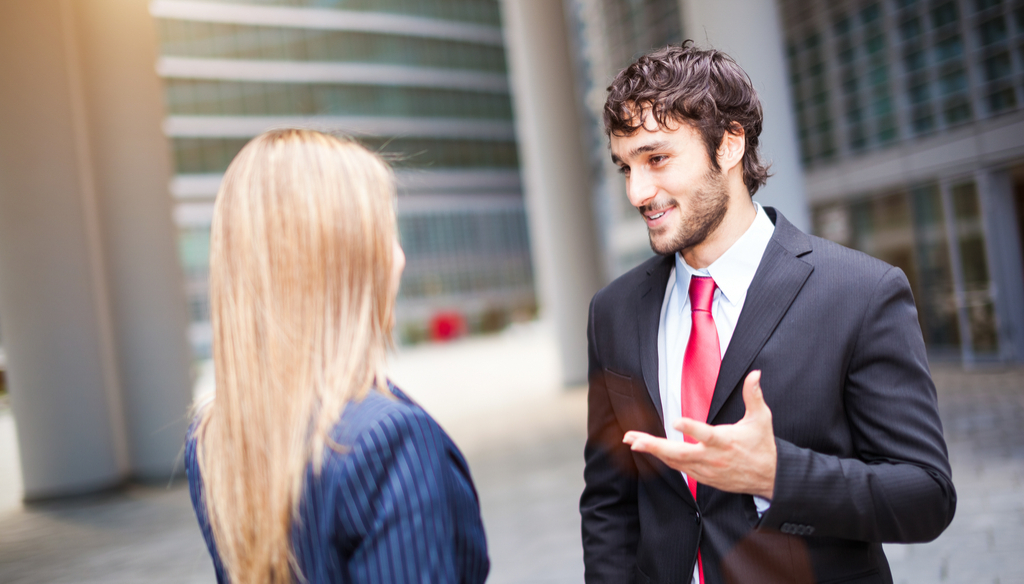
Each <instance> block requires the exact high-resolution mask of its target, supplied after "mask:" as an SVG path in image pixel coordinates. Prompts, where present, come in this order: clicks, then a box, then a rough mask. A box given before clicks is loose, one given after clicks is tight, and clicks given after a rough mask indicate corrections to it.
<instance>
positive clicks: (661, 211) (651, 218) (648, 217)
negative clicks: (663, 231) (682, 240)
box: [640, 205, 675, 228]
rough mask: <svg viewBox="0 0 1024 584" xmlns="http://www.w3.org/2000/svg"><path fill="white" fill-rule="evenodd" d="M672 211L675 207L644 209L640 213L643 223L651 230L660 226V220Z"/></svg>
mask: <svg viewBox="0 0 1024 584" xmlns="http://www.w3.org/2000/svg"><path fill="white" fill-rule="evenodd" d="M674 210H675V206H673V205H669V206H667V207H661V208H658V209H644V210H642V211H641V212H640V213H641V215H643V217H644V221H646V222H647V226H648V227H650V228H653V227H657V226H658V225H660V223H661V220H662V219H663V218H664V217H665V216H666V215H668V214H670V213H671V212H672V211H674Z"/></svg>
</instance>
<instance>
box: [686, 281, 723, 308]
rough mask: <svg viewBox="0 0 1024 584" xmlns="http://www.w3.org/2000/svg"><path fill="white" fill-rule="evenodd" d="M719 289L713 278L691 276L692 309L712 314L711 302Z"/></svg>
mask: <svg viewBox="0 0 1024 584" xmlns="http://www.w3.org/2000/svg"><path fill="white" fill-rule="evenodd" d="M717 287H718V286H717V285H716V284H715V281H714V280H713V279H712V278H707V277H703V276H691V277H690V309H691V310H703V311H705V312H711V301H712V300H714V298H715V289H716V288H717Z"/></svg>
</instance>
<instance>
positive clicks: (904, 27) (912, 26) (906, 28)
mask: <svg viewBox="0 0 1024 584" xmlns="http://www.w3.org/2000/svg"><path fill="white" fill-rule="evenodd" d="M900 36H901V37H902V38H903V40H904V42H906V41H910V40H913V39H916V38H917V37H919V36H921V19H920V18H918V17H916V16H915V17H913V18H908V19H907V20H904V21H903V22H902V23H901V24H900Z"/></svg>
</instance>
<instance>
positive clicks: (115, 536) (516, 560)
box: [0, 342, 1024, 584]
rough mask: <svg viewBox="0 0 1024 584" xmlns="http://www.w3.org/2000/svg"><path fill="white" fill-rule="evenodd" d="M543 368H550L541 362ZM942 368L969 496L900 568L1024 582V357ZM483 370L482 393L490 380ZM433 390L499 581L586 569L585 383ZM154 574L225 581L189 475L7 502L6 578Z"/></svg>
mask: <svg viewBox="0 0 1024 584" xmlns="http://www.w3.org/2000/svg"><path fill="white" fill-rule="evenodd" d="M527 345H529V346H531V347H533V349H525V348H523V347H526V346H527ZM523 347H520V349H522V350H524V351H526V350H538V351H540V350H543V349H544V348H545V347H544V346H543V344H541V345H537V344H536V343H533V342H530V343H527V344H526V345H523ZM471 348H472V347H471ZM478 348H479V347H477V348H472V350H478ZM462 350H467V349H465V348H463V349H462ZM459 351H460V349H458V348H455V350H454V351H453V352H452V353H453V354H455V355H456V356H458V354H459ZM502 354H503V355H504V356H505V357H506V358H507V356H508V352H502ZM482 355H483V354H477V355H476V357H477V358H478V359H486V358H487V357H486V356H482ZM428 357H429V359H426V360H427V361H430V362H431V363H432V366H433V367H438V368H440V369H444V368H445V367H446V366H445V364H444V363H443V361H444V360H445V359H444V358H442V357H439V356H438V354H433V353H430V354H428ZM400 361H401V360H400ZM524 362H530V361H524ZM398 369H402V363H401V362H400V363H399V367H398ZM410 369H415V367H411V366H409V365H408V361H406V373H408V372H409V370H410ZM529 374H530V375H533V376H534V379H535V380H539V381H537V382H538V383H544V379H546V378H545V377H544V376H543V375H540V374H538V373H537V371H536V368H534V370H532V371H530V372H529ZM503 375H506V373H503ZM935 378H936V382H937V385H938V386H939V389H940V404H941V408H942V415H943V420H944V422H945V429H946V435H947V440H948V442H949V445H950V454H951V459H952V463H953V469H954V481H955V483H956V485H957V489H958V491H959V496H960V502H959V506H958V509H957V515H956V518H955V519H954V521H953V524H952V525H951V526H950V528H949V529H948V530H947V531H946V532H945V533H944V534H943V535H942V536H941V537H940V538H939V539H938V540H936V541H935V542H932V543H929V544H923V545H913V546H889V547H888V553H889V556H890V561H891V564H892V567H893V571H894V574H895V576H896V581H897V582H898V583H906V584H918V583H921V584H929V583H932V582H956V583H961V582H962V583H966V582H970V583H976V582H980V583H992V582H997V583H1000V584H1010V583H1016V582H1024V554H1022V553H1021V549H1022V548H1021V543H1020V542H1022V541H1024V369H1006V370H981V371H975V372H970V373H965V372H962V371H960V370H959V369H958V368H954V367H949V366H939V367H936V370H935ZM476 381H477V383H475V384H474V387H475V388H476V391H477V393H485V392H486V390H485V386H486V384H483V383H479V381H480V380H479V379H478V380H476ZM504 382H505V383H508V380H507V379H506V380H505V381H504ZM410 391H412V389H411V388H410ZM459 391H462V392H469V391H470V390H468V389H460V390H459ZM425 394H429V395H424V396H423V397H422V398H421V399H422V400H423V401H424V402H429V403H434V404H435V405H437V406H438V410H439V414H438V417H439V418H440V419H441V420H442V423H443V424H444V425H445V426H446V427H447V428H448V430H449V431H450V432H451V434H452V435H453V437H454V438H455V439H456V441H457V442H459V444H460V445H461V446H462V447H463V449H464V450H465V451H466V453H467V456H468V458H469V460H470V464H471V467H472V469H473V473H474V477H475V479H476V482H477V486H478V488H479V490H480V493H481V499H482V508H483V514H484V522H485V525H486V528H487V533H488V537H489V544H490V550H491V555H492V564H493V568H492V573H491V574H492V575H491V577H490V579H489V582H491V583H493V584H505V583H520V582H522V583H556V582H557V583H562V582H565V583H574V582H581V581H582V574H583V564H582V558H581V553H582V552H581V549H580V540H579V516H578V512H577V510H576V504H577V501H578V497H579V493H580V490H581V489H582V470H583V463H582V456H581V453H582V444H583V439H584V419H585V408H586V404H585V395H584V392H583V391H582V390H573V391H568V392H560V393H556V392H552V391H531V392H524V393H523V394H522V396H521V397H520V399H512V398H508V397H507V396H506V398H505V399H504V401H502V402H501V403H502V405H501V407H500V409H492V410H490V412H489V413H488V414H486V415H485V416H480V417H476V418H475V419H471V418H468V417H467V416H465V415H464V414H465V413H466V412H465V407H464V405H458V404H449V405H448V406H447V407H446V406H445V405H444V404H445V401H446V400H444V399H442V397H443V396H442V395H441V393H436V392H435V393H431V392H430V391H427V392H425ZM465 395H468V393H467V394H465ZM485 395H486V393H485ZM467 399H469V398H467ZM448 401H451V400H448ZM456 401H458V400H456ZM143 581H145V582H211V581H212V569H211V566H210V562H209V559H208V558H207V557H206V552H205V548H204V547H203V544H202V540H201V538H200V536H199V533H198V529H197V528H196V526H195V523H194V519H193V517H192V512H191V508H190V506H189V503H188V492H187V489H186V488H184V486H183V485H181V484H180V483H179V484H175V485H172V486H170V487H169V488H168V487H166V486H135V487H131V488H129V489H127V490H125V491H123V492H120V493H116V494H110V495H106V496H101V497H93V498H89V499H84V500H78V501H73V502H64V503H59V504H57V503H53V504H48V505H41V506H32V507H30V508H27V509H22V510H14V511H8V512H6V513H4V514H0V582H4V583H11V584H13V583H22V582H24V583H29V582H32V583H35V582H86V583H92V582H96V583H99V582H104V583H119V582H126V583H127V582H143Z"/></svg>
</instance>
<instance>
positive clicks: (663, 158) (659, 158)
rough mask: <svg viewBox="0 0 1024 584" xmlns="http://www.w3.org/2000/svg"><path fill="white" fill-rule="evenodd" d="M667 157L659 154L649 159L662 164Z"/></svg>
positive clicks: (652, 162)
mask: <svg viewBox="0 0 1024 584" xmlns="http://www.w3.org/2000/svg"><path fill="white" fill-rule="evenodd" d="M665 158H666V157H665V156H661V155H658V156H652V157H650V159H649V160H650V162H651V164H661V163H662V162H664V161H665Z"/></svg>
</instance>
